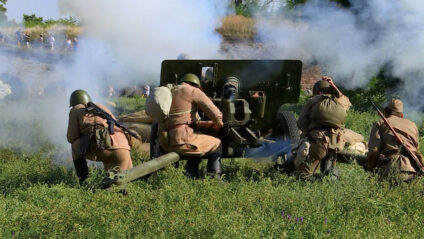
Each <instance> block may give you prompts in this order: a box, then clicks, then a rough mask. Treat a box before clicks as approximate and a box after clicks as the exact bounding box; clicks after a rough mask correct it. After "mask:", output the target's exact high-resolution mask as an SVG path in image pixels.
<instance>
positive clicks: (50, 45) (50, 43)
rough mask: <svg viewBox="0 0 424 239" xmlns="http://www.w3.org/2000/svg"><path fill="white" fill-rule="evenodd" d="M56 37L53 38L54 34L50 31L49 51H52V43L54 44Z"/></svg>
mask: <svg viewBox="0 0 424 239" xmlns="http://www.w3.org/2000/svg"><path fill="white" fill-rule="evenodd" d="M55 41H56V39H54V36H53V34H52V33H50V35H49V48H50V50H51V51H54V44H55Z"/></svg>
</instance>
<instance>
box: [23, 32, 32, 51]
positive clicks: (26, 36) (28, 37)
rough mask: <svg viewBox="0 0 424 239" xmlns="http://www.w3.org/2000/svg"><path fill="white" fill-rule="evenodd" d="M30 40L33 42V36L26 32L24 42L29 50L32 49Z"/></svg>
mask: <svg viewBox="0 0 424 239" xmlns="http://www.w3.org/2000/svg"><path fill="white" fill-rule="evenodd" d="M30 40H31V35H30V34H29V32H25V35H24V42H25V46H26V47H28V48H30V44H29V42H30Z"/></svg>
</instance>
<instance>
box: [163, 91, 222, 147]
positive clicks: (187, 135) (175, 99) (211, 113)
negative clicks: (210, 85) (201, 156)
mask: <svg viewBox="0 0 424 239" xmlns="http://www.w3.org/2000/svg"><path fill="white" fill-rule="evenodd" d="M197 108H200V109H201V110H202V111H203V113H205V114H206V116H208V117H209V119H211V120H212V121H213V122H214V123H215V124H217V125H221V126H222V125H223V122H222V113H221V111H219V109H218V108H217V107H216V106H215V105H214V104H213V102H212V101H211V100H210V99H209V97H208V96H207V95H206V94H205V93H203V92H202V91H201V90H200V89H198V88H196V87H193V86H191V85H189V84H186V83H182V84H180V85H177V86H176V87H175V88H174V89H173V90H172V104H171V111H170V117H169V118H167V119H166V120H165V121H164V122H162V123H161V124H160V128H161V129H162V130H165V131H168V137H169V145H170V146H175V145H183V144H191V145H194V146H196V147H202V146H201V145H202V144H203V143H204V142H197V140H198V134H195V133H194V130H193V129H192V128H191V127H188V126H189V125H191V124H192V123H196V121H197ZM180 126H181V127H180ZM199 150H202V149H201V148H199Z"/></svg>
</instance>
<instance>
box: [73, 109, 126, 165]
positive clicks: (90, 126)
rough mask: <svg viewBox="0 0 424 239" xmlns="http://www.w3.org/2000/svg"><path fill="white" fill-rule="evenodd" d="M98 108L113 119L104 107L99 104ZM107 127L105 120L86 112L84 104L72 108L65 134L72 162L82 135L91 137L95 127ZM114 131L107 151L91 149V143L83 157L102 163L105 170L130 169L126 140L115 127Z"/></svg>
mask: <svg viewBox="0 0 424 239" xmlns="http://www.w3.org/2000/svg"><path fill="white" fill-rule="evenodd" d="M98 106H99V107H100V108H101V109H103V110H104V111H106V112H107V113H109V114H110V115H111V116H112V117H114V116H113V114H112V112H110V111H109V110H108V109H107V108H106V107H105V106H103V105H100V104H98ZM107 126H108V124H107V121H106V119H103V118H101V117H99V116H95V115H93V114H92V113H91V112H88V111H87V110H86V108H85V105H84V104H78V105H75V106H74V107H72V109H71V111H70V112H69V122H68V132H67V139H68V142H69V143H71V144H72V158H73V159H74V160H76V159H78V154H79V153H80V150H81V147H83V145H82V141H83V136H84V135H89V136H92V135H93V133H94V131H95V129H96V127H104V128H107ZM114 130H115V133H114V134H113V135H110V139H111V147H110V148H109V149H105V150H99V149H96V148H95V147H93V145H94V144H95V143H91V147H90V149H89V150H88V152H87V154H86V155H85V157H86V158H88V159H90V160H93V161H102V162H103V164H104V166H105V169H106V170H108V169H111V168H113V167H115V166H119V167H120V169H121V170H126V169H128V168H132V161H131V156H130V146H129V143H128V139H127V137H126V135H125V134H124V132H123V131H122V130H121V129H120V128H118V127H116V126H115V127H114Z"/></svg>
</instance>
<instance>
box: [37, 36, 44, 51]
mask: <svg viewBox="0 0 424 239" xmlns="http://www.w3.org/2000/svg"><path fill="white" fill-rule="evenodd" d="M38 40H39V41H40V48H44V36H43V34H40V37H39V38H38Z"/></svg>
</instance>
